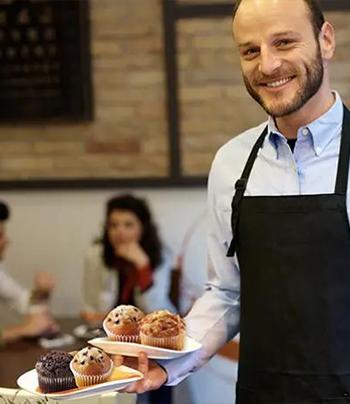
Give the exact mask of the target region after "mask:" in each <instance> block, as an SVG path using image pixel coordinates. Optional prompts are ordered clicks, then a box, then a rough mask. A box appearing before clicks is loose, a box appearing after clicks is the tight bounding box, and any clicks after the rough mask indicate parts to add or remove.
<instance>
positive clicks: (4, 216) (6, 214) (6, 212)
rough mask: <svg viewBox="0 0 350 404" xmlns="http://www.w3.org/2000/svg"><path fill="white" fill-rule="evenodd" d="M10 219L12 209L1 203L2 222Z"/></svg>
mask: <svg viewBox="0 0 350 404" xmlns="http://www.w3.org/2000/svg"><path fill="white" fill-rule="evenodd" d="M9 217H10V208H9V207H8V205H7V203H6V202H3V201H0V222H4V221H5V220H7V219H8V218H9Z"/></svg>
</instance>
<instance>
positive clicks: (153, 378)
mask: <svg viewBox="0 0 350 404" xmlns="http://www.w3.org/2000/svg"><path fill="white" fill-rule="evenodd" d="M118 360H119V357H118ZM123 365H126V366H129V367H131V368H134V369H137V370H139V371H140V372H141V373H142V374H143V376H144V377H143V379H142V380H139V381H138V382H135V383H133V384H131V385H130V386H128V387H126V388H125V389H123V390H122V391H124V392H126V393H137V394H141V393H144V392H146V391H150V390H157V389H159V387H160V386H162V385H163V384H164V383H165V382H166V381H167V379H168V375H167V373H166V371H165V370H164V369H163V368H162V367H160V366H159V365H158V364H157V362H155V361H153V360H149V359H148V357H147V354H146V353H145V352H140V353H139V356H138V358H125V359H124V362H123Z"/></svg>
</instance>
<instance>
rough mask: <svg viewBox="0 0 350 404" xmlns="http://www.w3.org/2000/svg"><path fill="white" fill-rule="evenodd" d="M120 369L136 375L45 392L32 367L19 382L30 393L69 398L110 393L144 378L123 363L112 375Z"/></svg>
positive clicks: (59, 398)
mask: <svg viewBox="0 0 350 404" xmlns="http://www.w3.org/2000/svg"><path fill="white" fill-rule="evenodd" d="M118 371H120V372H122V373H126V374H128V373H129V374H130V375H135V376H133V377H130V378H121V379H119V380H111V381H108V382H105V383H99V384H94V385H92V386H88V387H80V388H76V389H72V390H67V391H61V392H55V393H47V394H44V393H40V392H39V391H38V388H39V384H38V376H37V373H36V370H35V369H32V370H29V371H28V372H26V373H23V375H21V376H20V377H19V378H18V379H17V384H18V386H19V387H20V388H21V389H23V390H26V391H28V392H29V393H32V394H35V395H37V396H40V397H42V398H45V397H47V398H51V399H53V400H67V399H73V398H87V397H91V396H96V395H100V394H103V393H108V392H110V391H117V390H120V389H122V388H124V387H126V386H128V385H129V384H131V383H134V382H136V381H137V380H141V379H142V378H143V374H142V373H141V372H139V371H138V370H135V369H131V368H129V367H128V366H123V365H122V366H118V367H115V368H114V371H113V373H112V376H113V375H114V374H115V372H118ZM112 376H111V377H112Z"/></svg>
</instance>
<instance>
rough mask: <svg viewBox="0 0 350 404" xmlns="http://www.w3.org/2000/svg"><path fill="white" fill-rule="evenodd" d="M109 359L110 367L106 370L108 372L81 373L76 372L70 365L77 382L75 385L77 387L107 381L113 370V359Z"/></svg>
mask: <svg viewBox="0 0 350 404" xmlns="http://www.w3.org/2000/svg"><path fill="white" fill-rule="evenodd" d="M110 361H111V367H110V369H109V370H108V372H105V373H103V374H101V375H84V374H82V373H79V372H77V371H76V370H75V369H73V368H72V366H71V367H70V369H71V371H72V372H73V374H74V377H75V383H76V384H77V386H78V387H84V386H91V385H93V384H98V383H103V382H105V381H107V380H108V378H109V376H110V375H111V374H112V371H113V361H112V359H110Z"/></svg>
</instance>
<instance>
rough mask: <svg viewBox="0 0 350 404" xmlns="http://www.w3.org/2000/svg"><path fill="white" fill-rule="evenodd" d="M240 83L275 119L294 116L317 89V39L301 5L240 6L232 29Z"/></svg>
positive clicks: (265, 0)
mask: <svg viewBox="0 0 350 404" xmlns="http://www.w3.org/2000/svg"><path fill="white" fill-rule="evenodd" d="M233 33H234V37H235V40H236V42H237V45H238V48H239V53H240V58H241V67H242V74H243V79H244V83H245V85H246V88H247V90H248V92H249V94H250V95H251V96H252V97H253V98H254V99H255V100H256V101H257V102H258V103H259V104H260V105H261V106H262V107H263V108H264V109H265V111H266V112H267V113H268V114H270V115H272V116H274V117H281V116H285V115H289V114H291V113H293V112H295V111H298V110H299V109H300V108H301V107H303V106H304V105H305V104H306V103H307V101H309V99H310V98H312V97H313V96H314V95H315V94H316V93H317V92H318V90H319V89H320V87H321V85H322V83H323V77H324V69H323V60H322V56H321V51H320V45H319V42H318V39H316V38H315V34H314V31H313V28H312V24H311V21H310V15H309V11H308V8H307V6H306V4H305V2H304V1H302V0H293V1H291V0H244V1H243V2H242V4H241V5H240V7H239V9H238V12H237V14H236V17H235V19H234V23H233Z"/></svg>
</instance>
